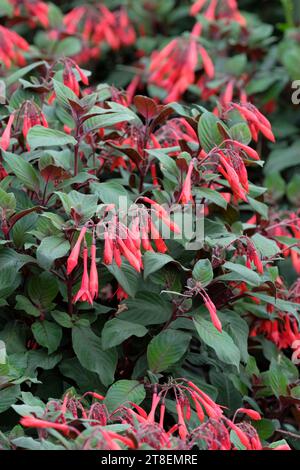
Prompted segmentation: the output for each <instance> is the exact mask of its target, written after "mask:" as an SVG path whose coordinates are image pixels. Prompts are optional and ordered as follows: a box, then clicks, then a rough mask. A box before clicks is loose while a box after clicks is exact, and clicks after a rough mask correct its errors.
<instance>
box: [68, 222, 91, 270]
mask: <svg viewBox="0 0 300 470" xmlns="http://www.w3.org/2000/svg"><path fill="white" fill-rule="evenodd" d="M86 230H87V228H86V227H82V229H81V231H80V234H79V237H78V239H77V241H76V243H75V245H74V247H73V249H72V251H71V253H70V255H69V257H68V260H67V274H71V272H72V271H73V269H74V268H75V267H76V266H77V264H78V257H79V253H80V247H81V243H82V240H83V239H84V236H85V234H86Z"/></svg>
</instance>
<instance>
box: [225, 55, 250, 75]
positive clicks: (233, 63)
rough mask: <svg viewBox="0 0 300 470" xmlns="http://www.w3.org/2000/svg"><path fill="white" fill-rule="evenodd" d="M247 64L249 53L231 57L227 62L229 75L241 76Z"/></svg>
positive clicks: (226, 66)
mask: <svg viewBox="0 0 300 470" xmlns="http://www.w3.org/2000/svg"><path fill="white" fill-rule="evenodd" d="M246 66H247V55H246V54H236V55H235V56H234V57H230V59H228V60H227V61H226V63H225V70H226V72H227V73H228V74H229V75H235V76H236V77H239V76H241V75H242V73H243V72H244V71H245V69H246Z"/></svg>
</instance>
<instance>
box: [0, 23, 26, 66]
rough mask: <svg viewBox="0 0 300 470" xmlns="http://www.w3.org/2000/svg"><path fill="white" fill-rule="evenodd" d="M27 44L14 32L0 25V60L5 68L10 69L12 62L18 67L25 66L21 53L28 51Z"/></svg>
mask: <svg viewBox="0 0 300 470" xmlns="http://www.w3.org/2000/svg"><path fill="white" fill-rule="evenodd" d="M28 49H29V44H28V43H27V41H25V39H23V38H22V37H21V36H19V35H18V34H17V33H16V32H15V31H13V30H11V29H8V28H5V27H4V26H1V25H0V60H1V61H2V62H3V64H4V65H5V67H6V68H8V69H9V68H10V67H11V64H12V62H13V63H15V64H16V65H19V66H21V67H22V66H24V65H25V59H24V56H23V55H22V53H21V51H28Z"/></svg>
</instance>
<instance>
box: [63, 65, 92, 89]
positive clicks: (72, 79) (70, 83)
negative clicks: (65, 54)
mask: <svg viewBox="0 0 300 470" xmlns="http://www.w3.org/2000/svg"><path fill="white" fill-rule="evenodd" d="M62 62H63V65H64V71H63V81H64V85H65V86H67V87H68V88H70V89H71V90H72V91H73V92H74V93H75V95H76V96H79V95H80V87H79V83H78V81H77V78H76V75H75V73H74V70H73V68H75V69H76V70H77V72H78V75H79V77H80V80H81V81H82V83H83V84H84V85H88V84H89V80H88V78H87V76H86V75H85V73H84V72H83V71H82V70H81V68H80V67H79V66H78V65H77V64H76V62H75V61H74V60H72V59H69V58H68V59H63V60H62Z"/></svg>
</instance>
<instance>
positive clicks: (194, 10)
mask: <svg viewBox="0 0 300 470" xmlns="http://www.w3.org/2000/svg"><path fill="white" fill-rule="evenodd" d="M206 1H207V0H196V2H195V3H194V4H193V5H192V6H191V8H190V15H192V16H196V15H197V14H198V13H199V12H200V11H201V10H202V8H203V7H204V5H205V3H206Z"/></svg>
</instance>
